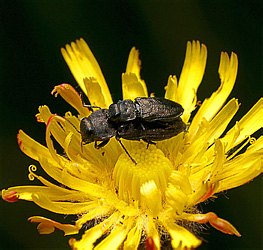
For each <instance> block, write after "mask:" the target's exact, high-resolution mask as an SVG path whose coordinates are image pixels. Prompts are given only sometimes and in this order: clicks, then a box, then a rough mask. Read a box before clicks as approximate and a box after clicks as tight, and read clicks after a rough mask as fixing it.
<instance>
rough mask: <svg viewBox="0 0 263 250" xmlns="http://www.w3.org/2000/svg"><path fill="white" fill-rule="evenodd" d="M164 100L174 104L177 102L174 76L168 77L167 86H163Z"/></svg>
mask: <svg viewBox="0 0 263 250" xmlns="http://www.w3.org/2000/svg"><path fill="white" fill-rule="evenodd" d="M165 90H166V91H165V96H164V98H166V99H169V100H171V101H174V102H176V101H177V100H178V97H177V94H178V90H177V78H176V76H169V78H168V83H167V86H165Z"/></svg>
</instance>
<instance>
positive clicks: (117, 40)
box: [0, 0, 263, 249]
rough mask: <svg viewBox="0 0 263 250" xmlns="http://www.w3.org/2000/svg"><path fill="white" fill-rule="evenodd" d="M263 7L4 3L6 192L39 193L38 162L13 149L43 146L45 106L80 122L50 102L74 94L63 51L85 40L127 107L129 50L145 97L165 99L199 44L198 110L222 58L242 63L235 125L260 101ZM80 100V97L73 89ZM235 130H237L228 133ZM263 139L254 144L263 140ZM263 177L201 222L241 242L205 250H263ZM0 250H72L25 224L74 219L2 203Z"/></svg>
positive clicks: (219, 237) (0, 180)
mask: <svg viewBox="0 0 263 250" xmlns="http://www.w3.org/2000/svg"><path fill="white" fill-rule="evenodd" d="M261 16H262V2H261V1H255V0H254V1H139V0H137V1H111V2H110V1H88V0H77V1H73V0H72V1H66V0H60V1H59V0H52V1H51V0H49V1H48V0H46V1H43V0H38V1H30V0H27V1H25V0H19V1H12V0H10V1H1V3H0V20H1V23H0V24H1V26H0V29H1V30H0V38H1V40H0V41H1V44H0V52H1V55H0V78H1V79H0V84H1V100H0V107H1V117H2V119H1V123H0V125H1V129H0V135H1V136H0V138H1V142H0V147H1V148H0V149H1V165H0V188H1V189H2V188H8V187H10V186H14V185H38V184H39V183H38V181H34V182H30V181H29V180H28V178H27V175H28V166H29V165H30V164H36V166H38V173H39V174H42V172H41V169H40V167H39V165H38V163H37V162H35V161H34V160H32V159H30V158H29V157H27V156H26V155H24V154H23V153H22V152H21V151H20V149H19V147H18V145H17V141H16V135H17V132H18V130H19V129H23V130H24V131H25V132H26V133H28V134H29V135H30V136H31V137H33V138H34V139H36V140H37V141H39V142H41V143H42V144H45V140H44V137H45V126H44V125H43V124H40V123H37V121H36V119H35V114H36V113H38V107H39V105H44V104H46V105H48V106H49V107H50V109H51V111H52V112H53V113H57V114H59V115H64V113H65V112H66V111H68V110H71V111H72V112H73V113H74V114H76V112H75V111H74V110H73V109H71V108H70V107H69V105H68V104H67V103H65V102H64V101H63V100H62V99H61V98H55V97H54V96H52V95H51V94H50V92H51V90H52V89H53V87H54V86H55V85H58V84H61V83H69V84H71V85H72V86H74V87H77V83H76V81H75V80H74V78H73V77H72V75H71V73H70V71H69V69H68V68H67V65H66V63H65V62H64V60H63V58H62V55H61V53H60V48H61V47H64V46H65V44H66V43H70V42H71V41H75V40H76V39H79V38H80V37H83V38H84V39H85V40H86V42H87V43H88V44H89V46H90V48H91V50H92V52H93V53H94V55H95V57H96V59H97V60H98V62H99V64H100V67H101V69H102V72H103V74H104V76H105V79H106V81H107V83H108V85H109V88H110V91H111V93H112V96H113V99H114V101H117V100H119V99H121V98H122V97H121V73H122V72H124V71H125V68H126V62H127V58H128V54H129V51H130V49H131V48H132V47H133V46H135V47H136V48H137V49H139V50H140V59H141V60H142V71H141V75H142V78H143V79H144V80H145V81H146V83H147V87H148V90H149V93H151V92H154V93H155V95H156V96H163V95H164V86H165V85H166V83H167V79H168V76H169V75H171V74H173V75H174V74H175V75H177V77H179V75H180V72H181V68H182V65H183V62H184V56H185V49H186V43H187V41H192V40H199V41H200V42H202V43H204V44H205V45H206V46H207V49H208V60H207V67H206V72H205V76H204V78H203V82H202V84H201V86H200V88H199V91H198V100H201V101H203V100H204V98H206V97H209V96H210V95H211V93H212V92H213V91H215V90H216V89H217V88H218V86H219V83H220V81H219V78H218V73H217V70H218V65H219V58H220V52H221V51H226V52H228V53H229V54H230V53H231V52H232V51H233V52H235V53H237V55H238V59H239V67H238V77H237V81H236V85H235V87H234V90H233V92H232V93H231V96H230V98H232V97H237V98H238V99H239V102H241V104H242V105H241V107H240V110H239V112H238V114H237V115H236V116H235V117H234V120H239V119H240V118H241V117H242V116H243V115H244V114H245V113H246V112H247V111H248V110H249V109H250V108H251V107H252V106H253V105H254V104H255V103H256V102H257V101H258V99H259V98H260V97H261V96H262V93H263V89H262V84H263V83H262V45H261V41H262V19H261ZM77 90H78V91H80V90H79V89H77ZM232 125H234V121H233V122H232V123H231V126H232ZM260 133H262V131H259V132H258V133H257V134H256V137H258V136H259V135H260ZM43 174H44V173H43ZM261 185H262V177H258V178H256V179H255V180H253V181H251V182H250V183H248V184H246V185H244V186H242V187H239V188H235V189H233V190H230V191H228V192H225V193H224V194H219V197H218V198H217V199H215V200H214V201H210V202H209V203H208V204H203V205H202V209H203V211H204V212H209V211H213V212H215V213H216V214H217V215H218V216H220V217H221V218H224V219H226V220H228V221H230V222H231V223H232V224H233V225H234V226H235V227H236V228H237V229H238V230H239V232H240V233H241V234H242V237H241V238H238V237H236V236H229V235H225V234H223V233H221V232H219V231H217V230H215V229H213V228H210V229H208V230H204V231H203V232H202V233H201V234H200V237H201V238H202V239H203V240H204V242H203V243H202V245H201V247H200V249H233V248H237V249H241V248H254V249H255V248H260V247H261V248H262V232H261V228H262V225H263V223H262V217H261V211H262V206H261V203H262V187H261ZM0 203H1V204H0V238H1V241H0V249H10V248H16V249H22V248H24V249H38V248H41V249H49V248H56V249H69V246H68V240H69V238H71V237H70V236H69V237H64V236H63V233H62V232H61V231H58V230H56V231H55V233H53V234H51V235H39V234H38V232H37V230H36V224H31V223H29V222H27V218H28V217H30V216H33V215H40V216H44V217H48V218H50V219H54V220H57V221H59V222H61V223H72V222H73V221H74V220H75V219H76V218H75V217H74V216H68V217H66V216H63V215H56V214H53V213H50V212H48V211H45V210H43V209H41V208H39V207H38V206H37V205H35V204H33V203H30V202H25V201H19V202H17V203H15V204H11V203H7V202H4V201H0Z"/></svg>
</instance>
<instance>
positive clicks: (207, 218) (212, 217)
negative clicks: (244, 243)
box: [184, 212, 241, 237]
mask: <svg viewBox="0 0 263 250" xmlns="http://www.w3.org/2000/svg"><path fill="white" fill-rule="evenodd" d="M184 219H186V220H189V221H196V222H199V223H207V222H209V223H210V225H211V226H213V227H214V228H216V229H217V230H219V231H221V232H223V233H226V234H231V235H233V234H235V235H236V236H238V237H240V236H241V234H240V233H239V232H238V231H237V230H236V229H235V227H234V226H233V225H231V224H230V223H229V222H228V221H226V220H223V219H221V218H219V217H218V216H217V215H216V214H215V213H212V212H209V213H207V214H184Z"/></svg>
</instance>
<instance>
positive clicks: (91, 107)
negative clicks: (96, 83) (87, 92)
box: [79, 92, 101, 112]
mask: <svg viewBox="0 0 263 250" xmlns="http://www.w3.org/2000/svg"><path fill="white" fill-rule="evenodd" d="M79 95H80V99H81V102H82V106H83V107H84V108H88V109H89V110H90V111H91V112H93V109H94V108H97V109H101V107H99V106H93V105H89V104H85V103H84V101H83V98H82V92H80V94H79Z"/></svg>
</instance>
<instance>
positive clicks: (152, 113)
mask: <svg viewBox="0 0 263 250" xmlns="http://www.w3.org/2000/svg"><path fill="white" fill-rule="evenodd" d="M183 112H184V109H183V107H182V106H181V105H180V104H179V103H176V102H173V101H171V100H168V99H165V98H161V97H137V98H135V100H134V102H133V101H132V100H130V99H127V100H120V101H118V102H117V103H114V104H111V105H110V106H109V120H110V121H113V122H116V123H122V122H129V121H132V120H135V119H139V120H142V121H146V122H162V123H163V122H171V121H174V120H176V119H177V118H178V117H180V116H181V115H182V114H183Z"/></svg>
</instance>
